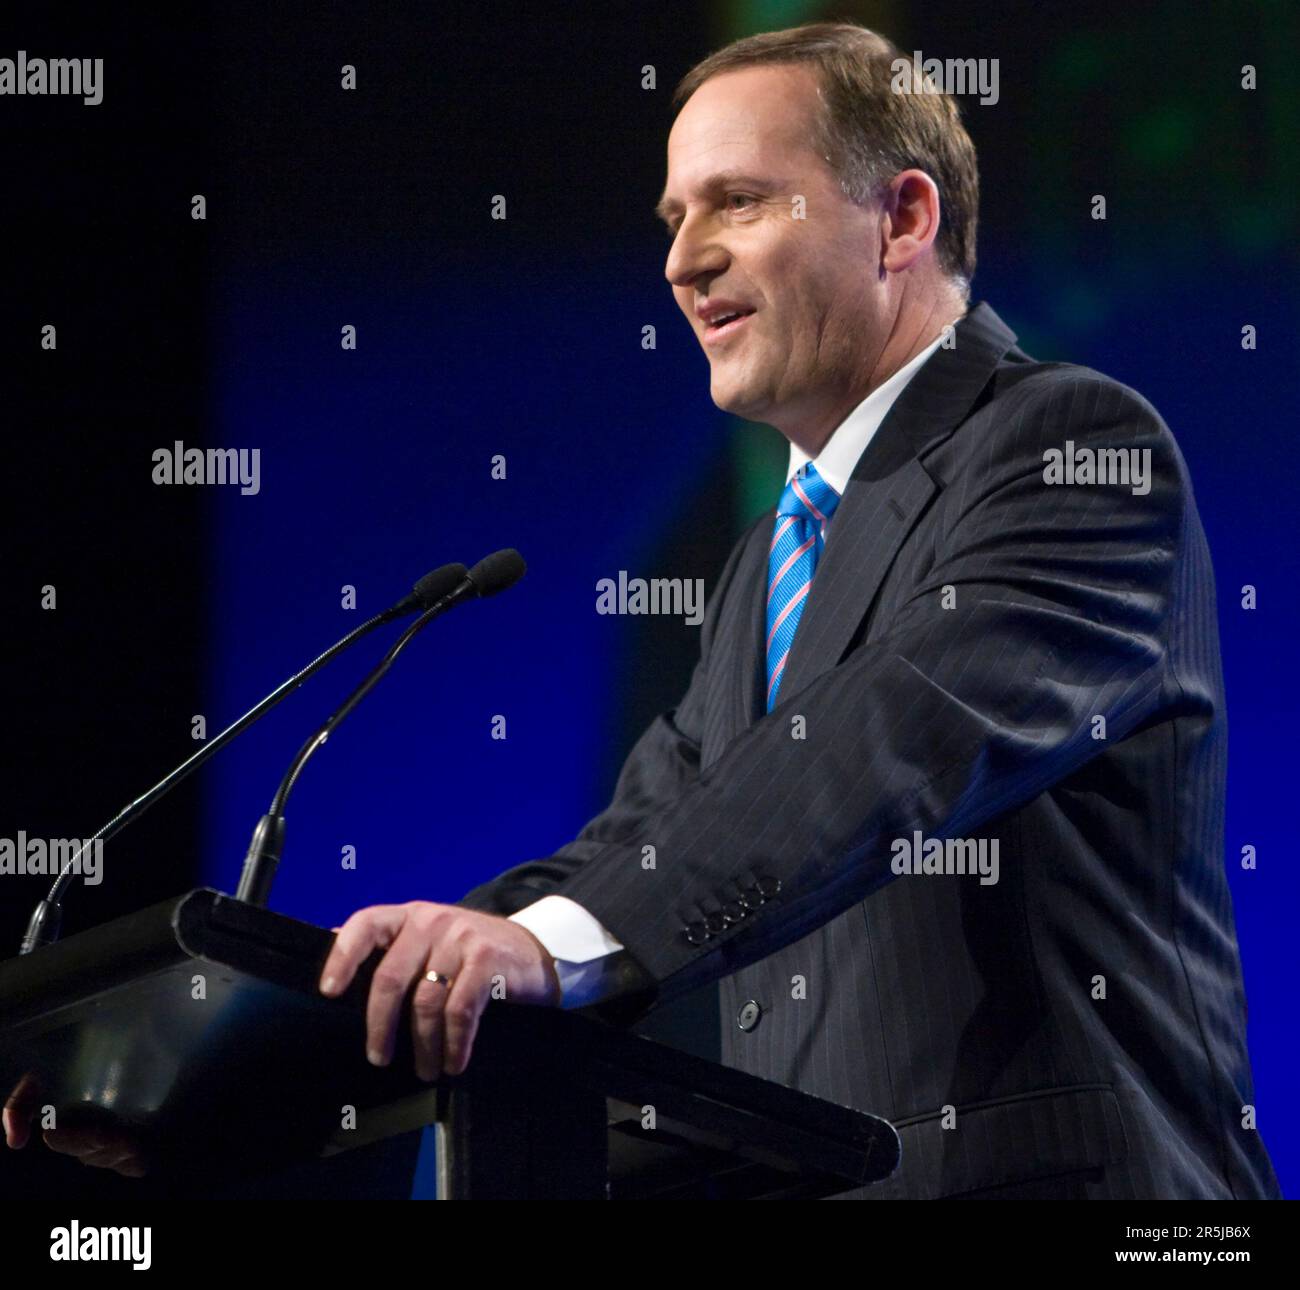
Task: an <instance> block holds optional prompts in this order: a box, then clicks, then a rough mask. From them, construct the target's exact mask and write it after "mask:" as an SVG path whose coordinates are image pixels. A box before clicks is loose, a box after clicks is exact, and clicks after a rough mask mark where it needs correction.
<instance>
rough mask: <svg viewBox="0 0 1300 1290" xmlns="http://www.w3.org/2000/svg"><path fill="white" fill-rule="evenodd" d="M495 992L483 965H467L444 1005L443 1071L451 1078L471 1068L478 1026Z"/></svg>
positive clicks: (490, 975) (488, 970) (487, 969)
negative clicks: (467, 1067)
mask: <svg viewBox="0 0 1300 1290" xmlns="http://www.w3.org/2000/svg"><path fill="white" fill-rule="evenodd" d="M491 992H492V972H491V969H490V968H488V967H487V966H486V965H483V964H474V965H471V964H468V963H466V964H465V965H464V966H463V967H462V968H461V971H460V975H459V976H457V977H456V979H455V981H453V982H452V986H451V992H450V993H449V994H448V995H447V1001H446V1003H445V1004H444V1005H443V1018H442V1024H443V1038H442V1050H443V1067H442V1069H443V1070H444V1071H446V1073H447V1074H448V1075H460V1074H462V1073H463V1072H464V1070H465V1067H466V1066H468V1065H469V1056H470V1052H471V1050H472V1049H473V1047H474V1036H475V1035H477V1034H478V1023H479V1020H480V1018H481V1017H482V1016H483V1009H484V1008H486V1007H487V1002H488V997H489V995H490V994H491Z"/></svg>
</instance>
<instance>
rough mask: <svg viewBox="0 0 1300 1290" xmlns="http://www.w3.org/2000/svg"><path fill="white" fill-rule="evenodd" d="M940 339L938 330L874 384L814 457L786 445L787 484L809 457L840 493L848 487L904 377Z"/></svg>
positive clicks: (916, 368)
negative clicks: (787, 462) (788, 464)
mask: <svg viewBox="0 0 1300 1290" xmlns="http://www.w3.org/2000/svg"><path fill="white" fill-rule="evenodd" d="M942 343H943V335H942V334H940V335H939V336H937V337H936V338H935V339H934V340H933V341H931V342H930V344H928V345H927V346H926V347H925V348H924V349H923V350H922V351H921V352H920V353H919V354H917V355H916V356H915V357H914V358H913V359H911V361H910V362H908V363H906V364H905V365H904V366H902V367H900V368H899V369H898V371H897V372H895V373H894V374H893V376H891V377H890V378H889V380H887V381H885V382H883V383H882V384H880V385H878V386H876V388H875V389H874V390H872V391H871V393H870V394H868V395H867V397H866V398H865V399H863V400H862V402H861V403H859V404H858V406H857V407H856V408H854V409H853V411H852V412H850V413H849V415H848V416H847V417H845V418H844V420H843V421H841V422H840V424H839V425H838V426H837V427H836V429H835V430H834V432H833V433H832V434H831V437H830V438H829V439H828V440H827V441H826V443H825V444H824V445H823V447H822V450H821V452H819V453H818V454H817V456H816V458H815V459H812V458H810V457H809V456H808V454H807V453H806V452H804V450H803V449H802V448H799V447H796V446H795V445H794V444H791V445H790V466H789V469H788V470H787V471H786V472H785V482H786V483H787V484H788V483H789V482H790V480H791V478H792V477H793V475H794V472H795V471H796V470H798V469H799V467H800V466H802V465H803V464H804V462H806V461H809V460H813V462H814V464H815V465H816V467H817V473H818V474H819V475H820V476H821V477H822V478H823V479H824V480H825V481H826V482H827V483H828V484H829V485H830V486H831V487H832V488H833V489H834V490H835V491H836V492H837V493H839V494H840V495H841V496H843V495H844V490H845V489H846V488H847V487H848V484H849V479H850V477H851V476H852V474H853V469H854V467H855V466H856V465H857V464H858V458H859V457H861V456H862V454H863V453H864V452H865V451H866V448H867V444H869V443H870V442H871V438H872V436H873V435H874V434H875V433H876V431H877V430H879V429H880V423H881V422H882V421H883V420H884V419H885V416H886V414H887V413H888V412H889V409H890V408H892V407H893V406H894V402H895V400H896V399H897V398H898V396H899V395H900V394H902V392H903V389H904V387H905V386H906V385H907V383H908V381H910V380H911V379H912V377H914V376H915V375H916V373H917V372H918V371H919V370H920V368H921V366H922V364H924V362H925V360H926V359H927V358H929V357H930V355H931V354H933V353H934V351H935V350H936V349H938V348H939V346H940V345H941V344H942Z"/></svg>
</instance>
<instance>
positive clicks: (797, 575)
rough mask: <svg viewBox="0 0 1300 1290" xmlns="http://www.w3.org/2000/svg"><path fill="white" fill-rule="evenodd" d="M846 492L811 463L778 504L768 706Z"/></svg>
mask: <svg viewBox="0 0 1300 1290" xmlns="http://www.w3.org/2000/svg"><path fill="white" fill-rule="evenodd" d="M839 504H840V495H839V493H837V492H836V491H835V490H834V489H833V488H832V487H831V486H830V485H829V484H828V483H827V482H826V481H825V480H824V479H823V478H822V477H821V476H820V475H819V474H818V473H817V468H816V467H815V466H814V465H813V464H812V462H807V463H806V464H805V465H804V466H802V467H801V468H800V469H799V470H798V471H797V472H796V473H795V474H794V475H793V476H792V477H791V479H790V482H789V483H788V484H787V485H786V486H785V492H783V493H782V494H781V500H780V502H779V503H778V504H777V508H776V527H775V528H774V530H773V532H772V545H771V547H770V548H769V549H768V556H767V710H768V711H769V712H771V711H772V709H773V707H775V706H776V695H777V691H778V690H779V689H780V688H781V677H782V676H783V675H784V673H785V665H786V661H787V660H788V659H789V657H790V646H791V645H792V644H793V643H794V633H795V628H796V627H798V626H799V619H800V617H801V616H802V615H803V607H804V604H805V603H806V601H807V600H808V590H809V588H810V587H811V586H812V578H813V573H814V572H815V571H816V568H817V559H818V557H819V556H820V555H821V553H822V547H823V546H824V545H825V543H826V526H827V524H829V523H830V518H831V516H832V515H834V514H835V508H836V507H837V506H838V505H839Z"/></svg>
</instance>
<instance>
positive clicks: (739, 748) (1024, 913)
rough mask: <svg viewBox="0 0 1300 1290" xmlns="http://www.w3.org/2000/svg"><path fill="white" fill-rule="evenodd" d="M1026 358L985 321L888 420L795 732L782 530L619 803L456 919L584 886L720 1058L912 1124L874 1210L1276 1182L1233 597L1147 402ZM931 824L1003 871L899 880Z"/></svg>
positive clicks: (622, 786)
mask: <svg viewBox="0 0 1300 1290" xmlns="http://www.w3.org/2000/svg"><path fill="white" fill-rule="evenodd" d="M1014 342H1015V336H1014V335H1013V334H1012V333H1011V332H1010V331H1009V330H1008V328H1007V327H1006V326H1005V324H1003V323H1002V321H1001V320H1000V319H999V318H998V317H997V315H996V314H995V313H994V312H993V311H992V310H991V309H990V308H989V307H988V306H987V305H984V304H981V305H979V306H978V307H976V308H975V309H973V310H972V311H971V312H970V313H969V314H968V315H967V317H966V318H965V319H964V320H963V321H962V322H961V323H960V324H959V325H958V327H957V334H956V346H955V348H953V349H950V350H948V349H939V350H938V351H936V353H935V354H934V355H933V356H932V357H931V359H930V360H929V361H928V362H927V363H926V364H925V365H924V366H923V367H922V368H921V370H920V371H919V372H918V373H917V375H916V376H915V377H914V378H913V380H912V382H911V383H910V384H909V385H908V386H907V388H906V389H905V390H904V392H903V394H902V395H901V397H900V398H899V399H898V401H897V402H896V403H895V405H894V407H893V408H892V409H891V411H890V413H889V415H888V416H887V418H886V419H885V421H884V423H883V424H882V426H881V427H880V429H879V430H878V432H877V434H876V436H875V438H874V439H873V440H872V442H871V443H870V445H869V446H868V448H867V450H866V452H865V453H864V454H863V456H862V458H861V460H860V461H859V462H858V465H857V468H856V469H855V471H854V474H853V478H852V480H851V482H850V483H849V485H848V488H847V489H846V491H845V493H844V497H843V500H842V501H841V502H840V505H839V508H838V510H837V511H836V514H835V517H834V519H833V521H832V522H831V526H830V529H829V538H828V542H827V545H826V550H825V554H824V555H823V557H822V560H821V562H820V564H819V566H818V569H817V574H816V577H815V579H814V582H813V587H812V592H811V595H810V598H809V600H808V603H807V605H806V607H805V610H804V614H803V619H802V621H801V623H800V625H799V629H798V633H797V635H796V638H795V642H794V646H793V650H792V653H791V657H790V661H789V663H788V665H787V671H786V674H785V679H784V681H783V684H782V687H781V695H780V703H779V704H778V706H777V707H776V709H775V710H774V711H773V712H772V713H770V714H766V715H765V714H764V713H763V711H762V704H761V693H762V683H761V673H762V670H763V598H764V595H763V593H764V586H765V580H766V578H765V575H766V555H767V546H768V540H769V535H770V532H771V525H772V514H771V513H769V514H768V515H767V516H765V517H764V518H763V519H762V520H760V521H759V522H758V523H757V524H755V525H754V526H753V527H752V528H751V529H750V530H749V531H748V532H747V533H746V534H745V535H744V536H743V537H742V538H741V540H740V542H739V543H738V544H737V546H736V547H735V549H734V550H733V552H732V553H731V556H730V558H729V559H728V561H727V564H726V567H725V568H724V570H723V572H722V575H721V579H720V581H719V584H718V586H717V588H716V590H715V592H714V594H713V596H712V598H711V600H710V603H709V607H708V611H707V614H706V617H705V621H704V624H703V629H702V647H701V657H700V660H699V662H698V664H697V666H696V668H695V673H694V677H693V679H692V681H691V684H690V688H689V690H688V691H687V693H686V695H685V697H684V698H683V699H682V701H681V703H680V705H679V706H678V707H677V708H676V709H675V710H674V711H673V712H671V713H667V714H665V715H663V716H661V717H659V718H658V719H656V721H655V722H654V723H653V724H652V725H651V726H650V728H649V729H648V730H647V731H646V732H645V734H644V735H643V736H642V737H641V739H640V740H639V742H638V743H637V744H636V746H635V747H634V749H633V751H632V753H631V754H630V756H629V758H628V761H627V763H626V765H625V766H624V768H623V771H622V774H621V776H620V779H619V782H618V787H617V791H616V794H615V798H614V801H613V802H612V803H611V805H610V806H609V807H608V809H606V810H605V811H604V812H602V813H601V814H600V815H599V816H598V817H597V818H596V819H594V820H593V821H591V823H590V824H589V825H588V826H587V827H586V828H585V829H584V830H583V832H582V834H581V835H580V836H579V838H578V839H577V840H576V841H575V842H573V843H572V844H571V845H569V846H567V847H565V848H563V849H562V850H561V851H560V852H559V853H557V854H556V855H554V856H551V857H549V858H547V859H545V860H540V861H536V862H533V863H530V864H526V865H522V866H520V867H518V868H516V869H513V870H511V871H510V872H508V873H506V874H503V875H502V876H501V877H500V878H498V879H497V880H495V881H494V882H492V883H489V884H487V885H486V886H484V887H480V888H477V889H476V890H475V891H474V892H472V893H470V894H469V896H467V897H466V898H465V903H466V904H469V905H471V906H474V907H477V908H482V909H490V910H495V911H497V912H500V913H506V914H509V913H513V912H514V911H516V910H517V909H520V908H522V907H523V906H524V905H526V904H528V903H530V902H532V901H533V900H535V899H537V898H538V897H539V896H541V895H542V894H544V893H547V892H558V893H561V894H563V895H566V896H568V897H570V898H571V899H573V900H576V901H577V902H578V903H579V904H581V905H583V906H584V907H585V908H587V909H588V910H590V911H591V912H592V913H593V914H594V915H595V916H596V917H597V918H598V919H599V920H600V921H601V923H603V924H604V925H605V926H606V927H607V928H609V929H610V930H611V931H612V932H613V933H614V934H615V935H616V936H617V937H618V938H619V939H620V940H621V941H622V942H623V943H624V944H625V945H626V946H627V948H628V950H629V952H630V954H631V955H632V957H633V959H634V960H635V962H636V963H638V964H639V965H640V967H641V969H643V970H644V973H645V974H646V976H647V978H648V980H649V981H650V982H651V983H652V985H653V988H654V990H655V991H657V996H658V997H659V998H660V999H667V998H671V997H674V996H676V995H678V994H680V993H682V992H683V991H686V990H689V989H691V988H693V987H695V986H699V985H701V984H704V983H706V982H709V981H720V989H721V996H722V1007H723V1012H722V1016H723V1029H724V1037H723V1055H724V1060H725V1061H727V1062H728V1063H730V1064H732V1065H735V1066H738V1067H741V1068H743V1069H745V1070H747V1071H751V1072H753V1073H755V1074H757V1075H761V1076H764V1077H766V1078H768V1079H773V1080H777V1081H780V1082H782V1083H784V1084H788V1085H791V1086H793V1087H796V1088H799V1089H803V1090H805V1091H806V1092H809V1093H814V1094H817V1095H818V1096H821V1097H824V1098H829V1099H830V1100H832V1101H835V1102H839V1103H842V1104H844V1105H847V1106H854V1107H860V1108H862V1109H864V1110H868V1111H872V1112H874V1113H877V1114H880V1115H883V1116H886V1117H887V1118H888V1119H889V1120H891V1121H892V1122H893V1123H894V1124H895V1125H896V1126H897V1128H898V1130H899V1133H900V1136H901V1138H902V1143H903V1160H902V1165H901V1167H900V1170H899V1172H898V1173H897V1174H896V1175H895V1176H894V1177H893V1178H892V1179H890V1180H889V1181H887V1182H885V1183H883V1184H879V1185H877V1186H875V1187H871V1188H865V1189H862V1190H860V1191H856V1192H852V1193H849V1194H850V1195H851V1196H855V1197H862V1198H875V1197H880V1198H892V1197H920V1198H937V1197H946V1196H963V1195H967V1196H1003V1195H1005V1196H1061V1197H1067V1196H1077V1197H1089V1198H1116V1197H1166V1198H1176V1197H1222V1198H1231V1197H1268V1196H1277V1195H1278V1194H1279V1192H1278V1184H1277V1181H1276V1178H1275V1176H1274V1174H1273V1170H1272V1167H1271V1165H1270V1163H1269V1159H1268V1156H1267V1153H1266V1151H1265V1149H1264V1146H1263V1144H1262V1143H1261V1141H1260V1138H1259V1135H1258V1133H1257V1131H1256V1130H1255V1129H1254V1128H1251V1127H1243V1124H1244V1123H1245V1124H1249V1123H1250V1120H1249V1112H1248V1110H1247V1109H1245V1108H1248V1107H1250V1105H1251V1104H1252V1102H1253V1093H1252V1086H1251V1075H1250V1067H1249V1061H1248V1057H1247V1052H1246V1034H1245V1031H1246V1005H1245V998H1244V993H1243V989H1242V979H1241V968H1240V963H1239V959H1238V952H1237V944H1236V936H1235V931H1234V926H1233V916H1232V906H1231V900H1230V896H1229V892H1228V887H1227V883H1226V881H1225V877H1224V857H1223V804H1224V775H1225V744H1226V727H1225V719H1224V701H1223V689H1222V678H1221V673H1220V662H1219V645H1218V631H1217V626H1216V618H1215V596H1214V579H1213V572H1212V569H1211V565H1210V557H1209V552H1208V550H1207V548H1206V542H1205V537H1204V534H1203V532H1202V529H1201V524H1200V521H1199V519H1198V517H1197V513H1196V507H1195V504H1194V501H1193V497H1192V490H1191V485H1190V483H1189V482H1188V478H1187V472H1186V467H1185V465H1184V463H1183V461H1182V458H1181V455H1180V453H1179V451H1178V448H1177V447H1176V446H1175V443H1174V440H1173V438H1172V436H1171V435H1170V433H1169V430H1168V428H1167V427H1166V426H1165V425H1164V423H1163V422H1162V421H1161V419H1160V417H1159V416H1158V415H1157V413H1156V412H1155V411H1154V410H1153V409H1152V408H1151V407H1150V405H1149V404H1147V403H1146V402H1145V401H1144V400H1143V399H1142V398H1141V397H1140V396H1139V395H1137V394H1135V393H1134V392H1133V391H1132V390H1130V389H1128V388H1127V387H1125V386H1122V385H1120V384H1118V383H1116V382H1114V381H1112V380H1110V379H1108V378H1107V377H1104V376H1101V375H1099V374H1098V373H1096V372H1093V371H1090V370H1088V369H1086V368H1080V367H1075V366H1071V365H1067V364H1062V363H1039V362H1035V361H1034V360H1032V359H1030V358H1029V357H1028V356H1027V355H1025V354H1024V353H1023V352H1022V351H1021V350H1019V349H1018V348H1016V347H1015V343H1014ZM1051 449H1057V450H1061V451H1062V452H1067V453H1070V454H1071V455H1072V457H1073V459H1074V460H1076V461H1082V460H1083V456H1081V455H1080V454H1081V453H1086V452H1087V451H1089V450H1099V449H1132V450H1137V452H1138V453H1139V454H1141V453H1145V452H1148V451H1149V454H1150V456H1149V472H1148V474H1147V480H1148V483H1149V488H1148V489H1147V490H1146V491H1142V489H1141V487H1140V485H1139V486H1135V485H1134V484H1133V482H1132V480H1131V479H1130V482H1129V483H1128V484H1120V483H1110V484H1088V483H1078V482H1076V483H1073V484H1059V485H1053V484H1049V483H1047V482H1046V481H1045V455H1044V454H1045V453H1046V452H1048V450H1051ZM1100 460H1103V461H1107V462H1109V463H1110V464H1111V465H1112V466H1113V465H1115V464H1116V463H1118V461H1119V458H1118V457H1116V456H1111V457H1109V458H1102V459H1100ZM1130 460H1131V461H1133V460H1135V461H1136V462H1137V463H1138V465H1139V467H1140V464H1141V462H1142V460H1143V459H1142V457H1141V456H1139V457H1138V458H1136V459H1130ZM797 719H798V720H797ZM918 829H919V830H921V832H922V835H923V837H925V838H935V839H949V838H954V839H967V840H980V839H982V840H984V841H985V842H986V844H991V843H992V842H993V841H994V840H996V841H997V843H998V848H999V859H1000V864H999V879H998V881H997V882H996V883H993V884H987V885H986V884H981V883H980V881H979V880H978V878H975V877H971V876H962V875H958V874H951V875H948V874H935V875H906V876H896V875H895V874H894V872H893V871H892V869H891V858H892V856H893V848H892V846H891V844H892V843H893V841H894V840H895V839H899V838H911V837H912V836H913V832H914V830H918ZM646 847H653V848H654V851H653V857H654V864H653V867H652V868H650V867H646V864H645V863H644V857H645V856H646V855H647V854H649V853H647V852H646V851H645V850H644V849H645V848H646ZM751 1002H752V1003H753V1004H755V1005H757V1007H756V1008H755V1007H750V1008H749V1009H748V1010H747V1011H746V1018H745V1019H746V1022H747V1023H748V1022H752V1021H754V1019H755V1017H756V1018H757V1021H756V1024H753V1025H752V1026H750V1028H748V1029H742V1028H741V1027H740V1026H739V1025H738V1024H737V1018H738V1017H739V1016H740V1014H741V1010H742V1008H744V1005H746V1004H747V1003H751Z"/></svg>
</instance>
